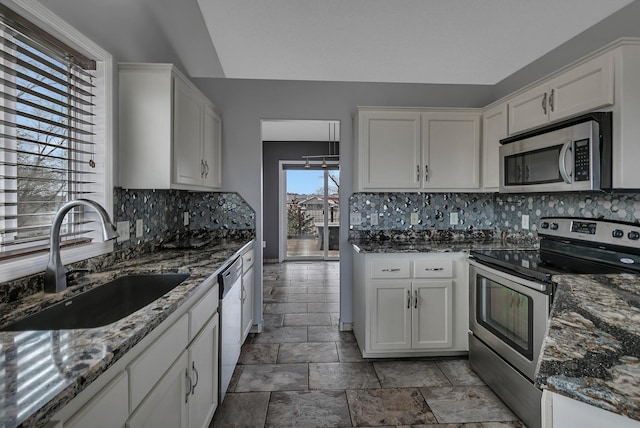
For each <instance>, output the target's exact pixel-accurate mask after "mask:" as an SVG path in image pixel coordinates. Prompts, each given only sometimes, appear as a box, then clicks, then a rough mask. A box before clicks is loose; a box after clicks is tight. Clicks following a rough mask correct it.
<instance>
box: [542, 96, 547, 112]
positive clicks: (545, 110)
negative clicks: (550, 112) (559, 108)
mask: <svg viewBox="0 0 640 428" xmlns="http://www.w3.org/2000/svg"><path fill="white" fill-rule="evenodd" d="M542 111H543V112H544V114H547V93H546V92H545V93H544V96H543V97H542Z"/></svg>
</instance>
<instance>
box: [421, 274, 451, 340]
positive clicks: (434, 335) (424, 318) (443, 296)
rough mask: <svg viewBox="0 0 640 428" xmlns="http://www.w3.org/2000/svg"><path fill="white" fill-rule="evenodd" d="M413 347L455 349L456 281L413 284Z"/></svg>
mask: <svg viewBox="0 0 640 428" xmlns="http://www.w3.org/2000/svg"><path fill="white" fill-rule="evenodd" d="M412 297H413V301H412V303H411V306H412V308H413V313H412V322H411V326H412V338H411V342H412V347H413V348H414V349H419V348H423V349H431V348H451V347H452V346H453V281H420V282H414V283H413V296H412Z"/></svg>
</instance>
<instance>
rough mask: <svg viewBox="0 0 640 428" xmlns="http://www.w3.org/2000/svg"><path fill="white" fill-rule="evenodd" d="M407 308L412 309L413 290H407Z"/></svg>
mask: <svg viewBox="0 0 640 428" xmlns="http://www.w3.org/2000/svg"><path fill="white" fill-rule="evenodd" d="M407 309H411V290H407Z"/></svg>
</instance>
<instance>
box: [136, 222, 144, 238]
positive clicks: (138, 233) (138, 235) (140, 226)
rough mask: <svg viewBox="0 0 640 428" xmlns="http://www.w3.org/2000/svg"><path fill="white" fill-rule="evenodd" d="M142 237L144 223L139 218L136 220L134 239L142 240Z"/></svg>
mask: <svg viewBox="0 0 640 428" xmlns="http://www.w3.org/2000/svg"><path fill="white" fill-rule="evenodd" d="M142 235H144V221H143V220H142V219H141V218H139V219H137V220H136V238H142Z"/></svg>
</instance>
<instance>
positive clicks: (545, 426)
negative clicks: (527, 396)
mask: <svg viewBox="0 0 640 428" xmlns="http://www.w3.org/2000/svg"><path fill="white" fill-rule="evenodd" d="M602 427H616V428H638V427H640V421H637V420H635V419H631V418H628V417H626V416H622V415H619V414H617V413H613V412H609V411H607V410H604V409H601V408H600V407H596V406H591V405H589V404H587V403H583V402H582V401H578V400H574V399H572V398H569V397H565V396H564V395H560V394H556V393H554V392H550V391H549V390H546V389H545V390H544V391H542V428H602Z"/></svg>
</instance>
